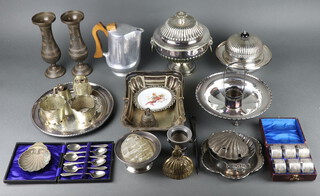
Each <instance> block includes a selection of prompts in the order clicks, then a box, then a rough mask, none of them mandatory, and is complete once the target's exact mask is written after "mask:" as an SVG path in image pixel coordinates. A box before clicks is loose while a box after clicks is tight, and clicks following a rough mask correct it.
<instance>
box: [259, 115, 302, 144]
mask: <svg viewBox="0 0 320 196" xmlns="http://www.w3.org/2000/svg"><path fill="white" fill-rule="evenodd" d="M261 124H262V129H263V131H264V135H265V138H266V143H267V144H301V143H304V142H305V139H304V137H303V134H302V130H301V127H300V125H299V122H298V120H297V119H294V118H279V119H278V118H277V119H272V118H265V119H261Z"/></svg>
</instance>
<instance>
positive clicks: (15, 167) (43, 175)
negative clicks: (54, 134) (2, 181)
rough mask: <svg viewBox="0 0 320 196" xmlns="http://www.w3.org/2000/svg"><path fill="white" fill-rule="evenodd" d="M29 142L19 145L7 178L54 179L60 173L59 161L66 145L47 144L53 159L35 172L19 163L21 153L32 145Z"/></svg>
mask: <svg viewBox="0 0 320 196" xmlns="http://www.w3.org/2000/svg"><path fill="white" fill-rule="evenodd" d="M31 145H32V144H30V145H27V144H21V145H18V146H17V148H16V151H15V154H14V157H13V160H12V163H11V166H10V169H9V172H8V175H7V179H6V180H54V181H55V179H56V177H57V176H58V175H60V173H58V168H59V163H60V155H61V153H62V149H63V148H64V147H65V146H64V145H61V144H60V145H58V144H57V145H51V144H47V145H46V146H47V148H48V150H49V151H50V153H51V160H50V162H49V164H48V165H47V166H46V167H45V168H43V169H41V170H39V171H35V172H28V171H23V170H22V169H21V168H20V167H19V164H18V160H19V157H20V156H21V154H22V153H23V152H24V151H26V150H27V149H28V148H29V147H30V146H31Z"/></svg>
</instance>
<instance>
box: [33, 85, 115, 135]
mask: <svg viewBox="0 0 320 196" xmlns="http://www.w3.org/2000/svg"><path fill="white" fill-rule="evenodd" d="M64 85H67V87H68V89H69V90H70V92H71V94H72V95H73V89H72V82H69V83H65V84H64ZM90 85H91V86H92V95H94V96H95V97H96V104H97V111H96V114H95V120H94V122H93V123H92V124H91V125H89V126H88V127H79V126H78V124H77V123H76V120H75V118H74V115H73V114H71V115H69V116H67V117H66V123H65V125H64V126H61V125H56V126H50V127H49V126H47V125H45V123H44V122H43V121H42V119H41V118H40V114H39V113H40V106H39V103H40V100H41V98H43V97H45V96H46V95H48V94H51V93H52V89H51V90H49V91H47V92H46V93H44V94H43V95H42V96H41V97H40V98H39V99H38V100H37V101H36V102H35V103H34V105H33V107H32V114H31V115H32V121H33V124H34V125H35V126H36V127H37V128H38V129H40V131H42V132H43V133H45V134H48V135H51V136H56V137H73V136H78V135H82V134H85V133H88V132H91V131H93V130H95V129H97V128H98V127H100V126H101V125H102V124H103V123H104V122H105V121H106V120H107V119H108V118H109V116H110V114H111V112H112V110H113V105H114V101H113V97H112V95H111V93H110V92H109V91H108V90H107V89H106V88H104V87H102V86H100V85H98V84H95V83H91V82H90Z"/></svg>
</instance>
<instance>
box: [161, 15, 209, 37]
mask: <svg viewBox="0 0 320 196" xmlns="http://www.w3.org/2000/svg"><path fill="white" fill-rule="evenodd" d="M159 33H160V36H161V39H162V40H163V41H165V42H167V43H169V42H170V41H171V42H175V41H176V42H190V41H194V42H197V41H199V40H201V39H202V37H203V34H204V26H203V25H202V24H200V23H199V22H198V21H196V20H195V18H194V17H193V16H190V15H188V14H187V13H186V12H184V11H179V12H177V13H176V15H174V16H172V17H170V18H169V19H168V20H167V21H166V22H165V24H164V25H162V26H161V27H160V31H159Z"/></svg>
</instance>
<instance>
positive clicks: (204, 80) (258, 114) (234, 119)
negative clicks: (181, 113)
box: [195, 72, 272, 121]
mask: <svg viewBox="0 0 320 196" xmlns="http://www.w3.org/2000/svg"><path fill="white" fill-rule="evenodd" d="M219 74H223V72H219V73H215V74H212V75H209V76H207V77H205V78H204V79H203V80H202V81H201V82H200V83H199V84H198V85H197V87H196V92H195V94H196V99H197V102H198V104H199V105H200V106H201V107H202V109H204V110H205V111H206V112H208V113H209V114H211V115H213V116H215V117H218V118H221V119H225V120H233V121H238V120H249V119H252V118H255V117H257V116H260V115H261V114H263V113H264V112H266V111H267V110H268V109H269V108H270V106H271V103H272V92H271V89H270V88H269V86H268V85H267V84H266V83H265V82H263V81H262V80H260V79H259V78H257V77H255V76H253V75H250V74H247V75H246V77H248V76H249V77H251V78H254V79H256V80H257V81H259V82H261V83H262V84H263V85H264V86H265V87H266V89H267V90H268V92H269V93H270V101H269V103H268V105H267V107H266V108H265V109H264V110H263V111H261V112H259V113H257V114H256V115H253V116H250V117H241V118H230V117H226V116H220V115H218V114H215V113H213V112H211V111H209V110H207V109H206V108H205V107H204V106H203V105H202V104H201V102H200V101H199V97H198V91H199V89H200V87H201V85H203V83H204V82H206V81H207V80H209V79H210V78H211V77H214V76H216V75H219Z"/></svg>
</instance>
